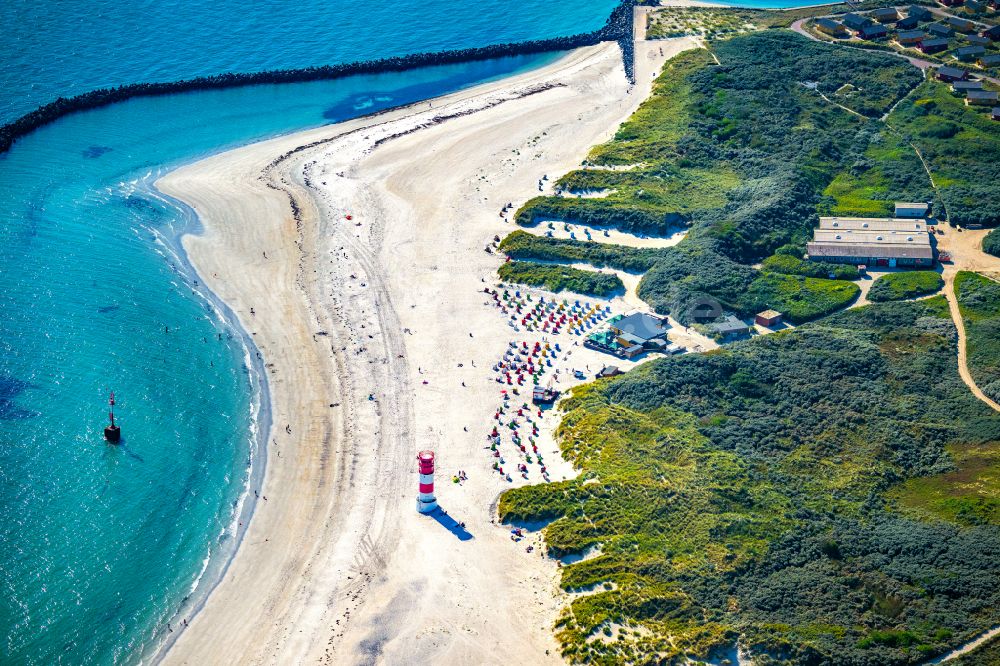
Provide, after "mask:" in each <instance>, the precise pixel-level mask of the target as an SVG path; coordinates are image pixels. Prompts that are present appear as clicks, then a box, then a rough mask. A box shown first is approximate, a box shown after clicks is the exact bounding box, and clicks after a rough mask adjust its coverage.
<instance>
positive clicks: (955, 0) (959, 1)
mask: <svg viewBox="0 0 1000 666" xmlns="http://www.w3.org/2000/svg"><path fill="white" fill-rule="evenodd" d="M937 1H938V3H939V4H941V5H944V6H945V7H961V6H962V5H963V4H964V2H965V0H937Z"/></svg>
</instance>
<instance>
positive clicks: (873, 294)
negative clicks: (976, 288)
mask: <svg viewBox="0 0 1000 666" xmlns="http://www.w3.org/2000/svg"><path fill="white" fill-rule="evenodd" d="M943 286H944V280H942V279H941V276H940V275H938V273H937V271H905V272H902V273H889V274H888V275H883V276H882V277H880V278H879V279H877V280H875V284H873V285H872V288H871V290H870V291H869V292H868V300H870V301H873V302H876V303H878V302H882V301H902V300H904V299H907V298H916V297H917V296H926V295H927V294H933V293H934V292H936V291H940V289H941V287H943Z"/></svg>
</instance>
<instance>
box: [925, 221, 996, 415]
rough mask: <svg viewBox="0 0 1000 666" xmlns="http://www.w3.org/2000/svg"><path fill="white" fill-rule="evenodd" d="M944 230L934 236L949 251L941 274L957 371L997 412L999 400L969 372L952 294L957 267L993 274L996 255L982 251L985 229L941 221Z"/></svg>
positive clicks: (941, 227)
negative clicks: (953, 334) (948, 260)
mask: <svg viewBox="0 0 1000 666" xmlns="http://www.w3.org/2000/svg"><path fill="white" fill-rule="evenodd" d="M938 228H939V229H942V230H944V235H941V236H938V247H939V248H940V249H941V250H945V251H947V252H949V253H951V257H952V262H951V263H950V264H945V265H944V271H943V272H942V273H941V277H942V278H944V290H943V292H944V295H945V298H947V299H948V308H949V309H950V311H951V318H952V321H954V322H955V328H956V329H957V330H958V374H959V375H961V377H962V381H963V382H965V385H966V386H968V387H969V390H970V391H972V394H973V395H975V396H976V397H977V398H979V399H980V400H982V401H983V402H984V403H986V404H987V405H989V406H990V407H992V408H993V409H995V410H997V411H998V412H1000V404H997V402H996V401H995V400H992V399H991V398H990V397H989V396H987V395H986V394H985V393H983V391H982V390H981V389H980V388H979V386H978V385H977V384H976V380H975V379H973V378H972V373H971V372H969V365H968V362H967V360H966V351H965V346H966V335H965V321H964V320H963V319H962V314H961V312H960V311H959V308H958V298H957V296H956V294H955V276H956V275H957V274H958V272H959V271H975V272H978V273H985V274H990V275H995V274H996V273H997V272H998V271H1000V258H997V257H994V256H992V255H989V254H986V253H985V252H983V249H982V245H983V238H985V237H986V234H988V233H989V231H988V230H982V231H958V230H957V229H955V228H953V227H950V226H948V225H945V224H942V225H940V226H939V227H938Z"/></svg>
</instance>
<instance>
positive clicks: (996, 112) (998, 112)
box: [990, 106, 1000, 120]
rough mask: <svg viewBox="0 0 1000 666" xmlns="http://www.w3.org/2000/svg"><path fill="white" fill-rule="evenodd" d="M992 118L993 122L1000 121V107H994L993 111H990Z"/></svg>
mask: <svg viewBox="0 0 1000 666" xmlns="http://www.w3.org/2000/svg"><path fill="white" fill-rule="evenodd" d="M990 118H992V119H993V120H1000V106H994V107H993V110H992V111H990Z"/></svg>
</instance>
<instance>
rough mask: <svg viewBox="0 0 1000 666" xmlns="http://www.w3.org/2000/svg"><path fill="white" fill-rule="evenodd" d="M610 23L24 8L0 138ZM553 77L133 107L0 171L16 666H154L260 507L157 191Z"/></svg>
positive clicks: (476, 67) (233, 358)
mask: <svg viewBox="0 0 1000 666" xmlns="http://www.w3.org/2000/svg"><path fill="white" fill-rule="evenodd" d="M614 4H615V0H598V1H592V2H583V3H581V2H579V1H578V0H552V1H550V2H547V3H529V2H524V1H522V0H507V1H505V2H500V0H483V1H482V2H478V3H467V2H458V1H457V0H425V1H423V2H414V1H413V0H397V2H394V3H369V2H364V1H363V0H344V1H341V2H324V3H320V2H317V1H316V0H305V1H304V2H301V3H298V4H296V5H294V8H293V6H291V5H289V6H288V7H286V8H284V9H280V8H275V7H272V6H268V7H267V8H265V7H264V5H262V4H260V5H258V4H255V3H240V4H236V3H235V2H232V0H220V1H219V2H216V3H213V4H211V5H208V4H197V5H196V4H195V3H187V2H174V3H164V2H158V3H153V2H148V1H147V2H139V3H129V4H126V3H121V2H111V1H110V0H93V1H90V2H82V1H79V0H77V1H73V0H71V1H67V2H59V3H54V2H45V1H39V0H33V1H32V2H27V1H26V0H8V1H7V2H0V121H5V120H9V119H10V118H12V117H14V116H16V115H18V114H20V113H23V112H25V111H27V110H30V109H31V108H34V107H35V106H37V105H38V104H40V103H44V102H47V101H49V100H50V99H52V98H53V97H55V96H58V95H70V94H75V93H79V92H82V91H84V90H88V89H92V88H95V87H100V86H106V85H115V84H119V83H128V82H132V81H139V80H143V81H150V80H169V79H175V78H184V77H189V76H197V75H202V74H212V73H216V72H219V71H223V70H232V71H252V70H255V69H268V68H275V67H298V66H305V65H311V64H326V63H331V62H339V61H347V60H356V59H365V58H370V57H381V56H386V55H395V54H401V53H406V52H412V51H424V50H434V49H442V48H461V47H468V46H478V45H482V44H486V43H494V42H500V41H509V40H516V39H527V38H541V37H549V36H554V35H560V34H572V33H577V32H581V31H586V30H592V29H594V28H596V27H599V26H600V25H601V24H602V23H603V21H604V19H605V17H606V15H607V14H608V12H609V11H610V10H611V8H612V6H613V5H614ZM552 57H553V56H551V55H550V56H539V57H533V58H510V59H503V60H497V61H490V62H482V63H472V64H468V65H455V66H447V67H438V68H428V69H424V70H417V71H413V72H407V73H403V74H390V75H382V76H365V77H354V78H350V79H345V80H342V81H334V82H318V83H307V84H288V85H283V86H257V87H250V88H240V89H232V90H225V91H209V92H197V93H188V94H184V95H178V96H169V97H161V98H150V99H136V100H131V101H129V102H126V103H122V104H118V105H115V106H111V107H108V108H104V109H99V110H95V111H91V112H87V113H82V114H77V115H73V116H69V117H67V118H64V119H62V120H60V121H58V122H57V123H54V124H52V125H50V126H47V127H45V128H43V129H41V130H40V131H38V132H36V133H34V134H32V135H30V136H28V137H26V138H24V139H22V140H20V141H18V142H17V143H16V144H15V146H14V147H13V149H12V150H11V151H10V152H9V153H7V154H4V155H0V215H2V218H0V219H2V224H0V663H2V664H8V663H11V664H56V663H63V664H108V663H134V662H137V661H138V660H139V659H141V658H142V657H143V656H144V655H148V654H150V652H151V651H152V650H154V649H155V648H156V646H157V645H159V644H161V643H162V641H164V640H165V639H166V638H168V637H169V635H170V633H169V631H168V630H167V623H168V622H170V623H172V624H173V625H175V626H176V624H178V623H179V622H180V618H181V617H185V616H189V615H190V613H191V612H192V611H193V610H194V609H195V608H196V606H197V603H198V602H199V600H200V599H201V598H203V597H204V594H205V593H206V592H207V591H208V590H209V589H210V587H211V585H212V584H213V582H214V581H215V580H217V578H218V575H219V571H220V568H221V567H223V566H224V565H225V563H226V562H227V561H228V559H227V558H228V554H229V553H231V551H232V550H233V548H234V546H235V544H236V543H237V541H238V532H239V530H238V527H239V523H240V522H241V520H242V518H244V517H245V515H246V512H247V511H249V507H250V504H251V503H250V502H244V499H243V498H244V497H247V496H248V489H250V490H252V489H253V488H255V487H257V480H256V479H255V478H252V476H251V471H252V470H254V471H255V473H257V474H259V473H260V470H261V463H262V462H263V455H264V451H263V448H262V447H259V446H257V444H258V441H257V440H258V438H259V433H260V432H266V426H267V414H266V410H264V411H262V410H261V409H260V408H259V402H260V400H259V398H260V396H261V395H262V390H263V389H264V388H265V387H263V386H261V385H260V383H259V382H260V379H259V377H260V374H259V373H258V372H257V368H256V366H257V364H258V361H257V358H256V352H255V351H254V350H253V347H252V345H251V344H249V343H248V341H246V340H245V339H244V336H243V334H242V332H241V331H239V330H238V328H236V327H235V326H234V325H233V324H232V322H231V321H230V319H229V317H228V315H227V313H226V311H225V309H224V307H222V306H221V304H219V303H217V302H216V301H215V299H214V298H213V297H212V296H211V294H206V293H204V292H203V291H202V290H201V288H200V285H198V284H197V277H196V276H195V275H194V274H193V273H192V271H191V270H190V268H189V267H188V266H187V264H186V259H185V258H184V257H183V256H182V255H181V254H179V253H178V251H177V243H176V240H177V236H178V235H179V234H180V233H181V232H183V231H186V230H190V229H191V226H192V225H193V224H196V222H195V221H193V220H192V219H191V218H190V216H189V215H188V214H187V212H186V211H185V210H183V209H181V208H180V207H178V206H175V205H173V204H172V203H171V202H169V201H165V200H163V199H162V198H160V197H157V196H156V194H155V192H153V191H152V188H151V183H152V181H153V180H155V178H156V177H157V175H159V174H161V173H163V172H165V171H166V170H169V169H170V168H172V167H174V166H177V165H179V164H182V163H184V162H188V161H191V160H193V159H196V158H199V157H203V156H205V155H208V154H210V153H213V152H217V151H219V150H223V149H225V148H229V147H233V146H236V145H240V144H244V143H248V142H251V141H254V140H258V139H261V138H264V137H268V136H273V135H275V134H279V133H283V132H287V131H292V130H297V129H301V128H305V127H310V126H316V125H320V124H323V123H328V122H334V121H337V120H342V119H345V118H347V117H351V116H355V115H358V114H361V113H368V112H372V111H376V110H378V109H379V108H384V107H387V106H392V105H395V104H401V103H406V102H409V101H416V100H420V99H425V98H427V97H431V96H434V95H438V94H442V93H445V92H448V91H452V90H455V89H458V88H461V87H464V86H468V85H472V84H474V83H477V82H481V81H485V80H488V79H491V78H495V77H499V76H504V75H507V74H509V73H511V72H513V71H517V70H520V69H523V68H527V67H531V66H537V65H538V64H540V63H543V62H546V61H548V60H550V59H551V58H552ZM111 390H115V391H116V394H117V398H118V409H117V412H118V416H119V421H120V423H121V426H122V428H123V433H124V434H123V441H122V444H121V446H118V447H113V446H109V445H107V444H105V443H104V442H103V440H102V436H101V434H102V433H101V429H102V428H103V426H104V424H105V418H106V417H105V413H106V402H105V401H106V399H107V395H108V393H109V392H110V391H111ZM265 402H266V401H265ZM249 496H250V497H252V493H249ZM178 613H179V614H178Z"/></svg>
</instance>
